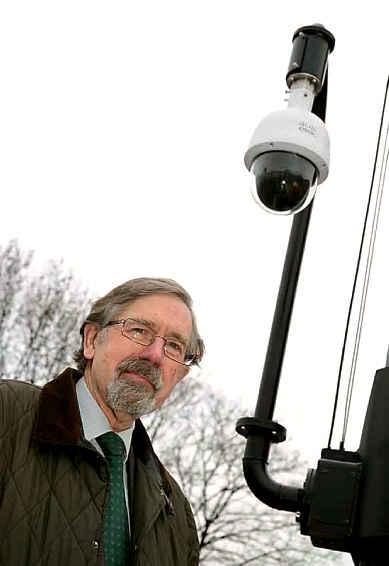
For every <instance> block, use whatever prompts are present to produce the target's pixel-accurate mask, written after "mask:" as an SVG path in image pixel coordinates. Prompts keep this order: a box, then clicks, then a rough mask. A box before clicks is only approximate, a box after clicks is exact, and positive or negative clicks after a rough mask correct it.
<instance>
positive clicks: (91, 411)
mask: <svg viewBox="0 0 389 566" xmlns="http://www.w3.org/2000/svg"><path fill="white" fill-rule="evenodd" d="M76 394H77V401H78V407H79V409H80V415H81V421H82V427H83V429H84V437H85V439H86V440H88V441H89V442H91V443H92V444H93V445H94V446H95V447H96V448H97V449H98V450H99V451H100V452H101V449H100V447H99V445H98V443H97V441H96V438H97V437H98V436H100V435H101V434H104V433H105V432H109V431H112V428H111V425H110V424H109V421H108V419H107V417H106V416H105V415H104V413H103V411H102V410H101V409H100V407H99V405H98V404H97V402H96V400H95V398H94V397H93V396H92V394H91V392H90V391H89V389H88V387H87V385H86V383H85V378H84V377H82V378H81V379H79V380H78V381H77V383H76ZM133 430H134V425H132V426H131V428H129V429H127V430H123V431H122V432H118V433H116V434H118V435H119V436H120V438H121V439H122V440H123V442H124V446H125V448H126V459H127V458H128V454H129V451H130V445H131V438H132V432H133Z"/></svg>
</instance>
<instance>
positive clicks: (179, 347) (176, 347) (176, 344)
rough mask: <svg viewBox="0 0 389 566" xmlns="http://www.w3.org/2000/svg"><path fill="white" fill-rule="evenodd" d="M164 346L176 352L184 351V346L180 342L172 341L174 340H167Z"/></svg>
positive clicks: (181, 352)
mask: <svg viewBox="0 0 389 566" xmlns="http://www.w3.org/2000/svg"><path fill="white" fill-rule="evenodd" d="M166 347H167V348H169V350H172V351H173V352H176V353H177V354H183V353H184V346H183V345H182V344H180V342H174V340H168V341H167V342H166Z"/></svg>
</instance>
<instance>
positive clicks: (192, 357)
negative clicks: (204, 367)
mask: <svg viewBox="0 0 389 566" xmlns="http://www.w3.org/2000/svg"><path fill="white" fill-rule="evenodd" d="M127 320H133V321H134V322H138V323H139V324H142V326H147V328H149V329H150V330H151V332H153V333H154V334H155V337H154V340H152V341H151V342H150V344H142V343H141V342H138V341H137V340H134V339H133V338H130V337H129V336H127V335H126V334H124V332H123V330H124V325H125V324H126V322H127ZM117 324H121V325H122V327H121V329H120V332H121V334H122V336H124V338H127V339H128V340H131V342H135V344H139V345H140V346H146V347H147V346H151V344H153V343H154V342H155V338H161V340H163V341H164V345H163V353H164V354H165V356H166V357H167V358H168V359H169V360H172V362H176V364H180V365H181V366H185V367H190V366H191V365H193V364H194V363H195V361H196V358H197V354H186V355H185V357H188V356H189V357H190V359H189V360H187V361H186V362H185V361H184V362H180V361H179V360H176V359H174V358H172V357H171V356H169V354H168V353H167V352H166V343H167V341H168V340H169V338H165V337H164V336H161V335H160V334H156V333H155V332H154V330H153V329H152V328H150V326H148V325H147V324H145V323H144V322H139V321H138V320H136V319H135V318H131V317H130V316H129V317H128V318H121V319H120V320H111V321H110V322H107V324H106V325H105V326H104V327H103V328H106V327H107V326H115V325H117ZM184 359H185V358H184Z"/></svg>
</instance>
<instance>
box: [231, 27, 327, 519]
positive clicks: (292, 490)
mask: <svg viewBox="0 0 389 566" xmlns="http://www.w3.org/2000/svg"><path fill="white" fill-rule="evenodd" d="M293 44H294V46H293V51H292V57H291V61H290V64H289V69H288V74H287V82H288V81H289V82H290V81H293V80H295V79H296V78H301V77H302V76H309V77H310V78H311V79H312V80H313V81H317V84H318V87H320V88H318V90H317V96H316V97H315V100H314V104H313V107H312V112H313V113H314V114H316V115H317V116H318V117H319V118H321V119H322V120H323V122H324V120H325V111H326V102H327V73H326V70H327V57H328V54H329V52H330V51H332V49H333V48H334V45H335V39H334V37H333V35H332V34H331V33H330V32H328V31H327V30H326V29H325V28H323V26H320V25H314V26H307V27H304V28H300V29H298V30H297V31H296V32H295V34H294V37H293ZM288 84H289V83H288ZM312 206H313V202H311V204H310V205H308V206H307V207H306V208H305V209H304V210H303V211H302V212H300V213H299V214H297V215H295V217H294V219H293V223H292V228H291V232H290V236H289V244H288V248H287V252H286V256H285V262H284V268H283V272H282V277H281V282H280V287H279V291H278V297H277V302H276V307H275V312H274V317H273V323H272V328H271V332H270V337H269V342H268V348H267V353H266V358H265V363H264V368H263V374H262V381H261V385H260V389H259V394H258V400H257V405H256V408H255V413H254V415H255V416H254V417H246V418H242V419H239V420H238V422H237V425H236V430H237V432H238V433H239V434H242V435H243V436H245V437H246V438H247V442H246V449H245V453H244V457H243V470H244V474H245V478H246V482H247V485H248V486H249V488H250V489H251V491H252V492H253V493H254V495H255V496H256V497H257V498H258V499H260V500H261V501H262V502H263V503H265V504H266V505H269V506H270V507H273V508H276V509H282V510H285V511H300V510H301V508H302V506H303V500H304V490H303V489H302V488H297V487H293V486H285V485H282V484H279V483H278V482H275V481H274V480H273V479H272V478H271V477H269V475H268V470H267V466H268V455H269V451H270V445H271V443H272V442H282V440H285V437H286V431H285V429H284V428H283V427H282V426H281V425H279V424H278V423H275V422H273V421H272V418H273V413H274V407H275V403H276V398H277V393H278V386H279V381H280V376H281V370H282V364H283V360H284V354H285V348H286V342H287V339H288V333H289V326H290V320H291V317H292V311H293V305H294V300H295V295H296V290H297V284H298V279H299V275H300V268H301V263H302V259H303V255H304V249H305V242H306V237H307V232H308V227H309V222H310V218H311V212H312Z"/></svg>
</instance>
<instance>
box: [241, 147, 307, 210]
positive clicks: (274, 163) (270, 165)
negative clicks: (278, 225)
mask: <svg viewBox="0 0 389 566" xmlns="http://www.w3.org/2000/svg"><path fill="white" fill-rule="evenodd" d="M251 173H252V175H253V186H252V193H253V197H254V199H255V200H256V202H257V203H258V204H259V205H260V206H261V207H262V208H264V209H265V210H267V211H268V212H272V213H273V214H293V213H296V212H300V211H301V210H303V209H304V208H305V207H306V206H307V205H308V204H309V203H310V202H311V200H312V198H313V196H314V194H315V191H316V185H317V170H316V168H315V166H314V165H312V163H311V162H310V161H308V160H307V159H305V158H304V157H301V156H300V155H297V154H296V153H289V152H286V151H271V152H268V153H263V154H261V155H259V156H258V157H257V158H256V159H255V160H254V161H253V164H252V167H251Z"/></svg>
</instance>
